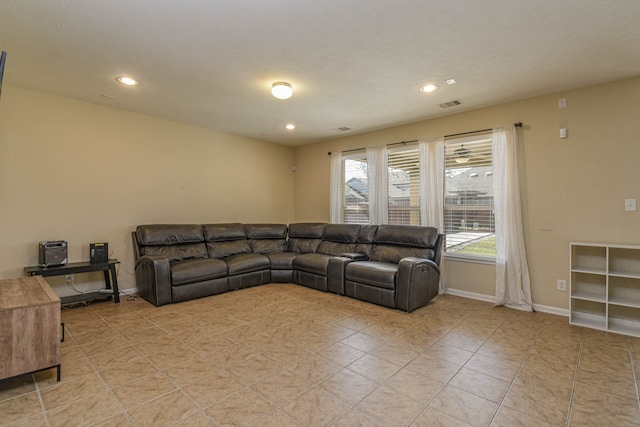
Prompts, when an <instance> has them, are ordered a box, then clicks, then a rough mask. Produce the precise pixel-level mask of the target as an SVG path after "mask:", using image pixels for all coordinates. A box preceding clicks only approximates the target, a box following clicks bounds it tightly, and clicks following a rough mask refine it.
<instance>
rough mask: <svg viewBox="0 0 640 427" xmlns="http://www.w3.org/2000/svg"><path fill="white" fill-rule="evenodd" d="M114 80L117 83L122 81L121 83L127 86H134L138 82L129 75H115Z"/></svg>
mask: <svg viewBox="0 0 640 427" xmlns="http://www.w3.org/2000/svg"><path fill="white" fill-rule="evenodd" d="M116 81H117V82H118V83H122V84H123V85H127V86H135V85H137V84H138V81H137V80H134V79H132V78H131V77H127V76H118V77H116Z"/></svg>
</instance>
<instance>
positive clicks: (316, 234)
mask: <svg viewBox="0 0 640 427" xmlns="http://www.w3.org/2000/svg"><path fill="white" fill-rule="evenodd" d="M326 225H327V224H325V223H315V222H314V223H311V222H305V223H296V224H290V225H289V244H288V251H289V252H297V253H302V254H306V253H310V252H316V250H317V249H318V246H320V243H322V235H323V234H324V229H325V227H326Z"/></svg>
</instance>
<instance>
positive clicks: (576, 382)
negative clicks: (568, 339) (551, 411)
mask: <svg viewBox="0 0 640 427" xmlns="http://www.w3.org/2000/svg"><path fill="white" fill-rule="evenodd" d="M586 339H587V334H586V329H585V328H582V337H581V338H580V348H579V349H578V362H577V363H576V372H575V374H573V384H572V386H571V397H570V399H569V411H568V413H567V422H566V424H565V426H566V427H569V425H570V424H571V414H572V411H573V398H574V396H575V393H576V385H577V384H578V372H579V371H580V362H581V361H582V350H583V349H584V344H585V340H586Z"/></svg>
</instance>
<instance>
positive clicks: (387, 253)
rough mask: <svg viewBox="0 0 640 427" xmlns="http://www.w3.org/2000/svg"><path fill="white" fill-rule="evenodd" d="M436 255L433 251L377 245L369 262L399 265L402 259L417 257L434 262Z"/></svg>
mask: <svg viewBox="0 0 640 427" xmlns="http://www.w3.org/2000/svg"><path fill="white" fill-rule="evenodd" d="M434 255H435V253H434V251H433V250H432V249H426V248H412V247H405V246H392V245H375V246H374V247H373V249H372V250H371V256H370V257H369V260H371V261H380V262H390V263H394V264H398V263H399V262H400V260H401V259H402V258H406V257H417V258H427V259H430V260H433V257H434Z"/></svg>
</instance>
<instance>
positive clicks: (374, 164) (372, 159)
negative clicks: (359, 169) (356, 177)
mask: <svg viewBox="0 0 640 427" xmlns="http://www.w3.org/2000/svg"><path fill="white" fill-rule="evenodd" d="M387 168H388V154H387V147H370V148H367V181H368V183H367V185H368V187H369V223H370V224H386V223H387V222H388V217H389V201H388V199H387V194H388V192H389V190H388V187H387V180H388V172H387Z"/></svg>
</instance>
